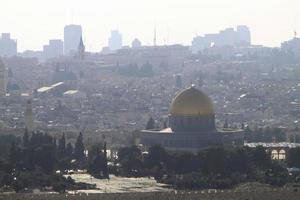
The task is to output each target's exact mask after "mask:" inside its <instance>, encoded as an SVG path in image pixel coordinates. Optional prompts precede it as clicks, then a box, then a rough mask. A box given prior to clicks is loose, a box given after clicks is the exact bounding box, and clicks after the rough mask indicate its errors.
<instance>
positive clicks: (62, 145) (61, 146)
mask: <svg viewBox="0 0 300 200" xmlns="http://www.w3.org/2000/svg"><path fill="white" fill-rule="evenodd" d="M65 156H66V138H65V133H63V135H62V137H61V138H60V139H59V141H58V157H59V158H63V157H65Z"/></svg>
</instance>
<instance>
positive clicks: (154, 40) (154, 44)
mask: <svg viewBox="0 0 300 200" xmlns="http://www.w3.org/2000/svg"><path fill="white" fill-rule="evenodd" d="M153 46H155V47H156V24H155V26H154V37H153Z"/></svg>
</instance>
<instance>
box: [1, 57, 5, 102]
mask: <svg viewBox="0 0 300 200" xmlns="http://www.w3.org/2000/svg"><path fill="white" fill-rule="evenodd" d="M5 95H6V67H5V65H4V63H3V62H2V60H1V59H0V96H1V97H3V96H5Z"/></svg>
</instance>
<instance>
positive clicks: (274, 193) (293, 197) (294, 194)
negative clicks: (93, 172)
mask: <svg viewBox="0 0 300 200" xmlns="http://www.w3.org/2000/svg"><path fill="white" fill-rule="evenodd" d="M2 199H3V200H45V199H47V200H64V199H70V200H79V199H80V200H99V199H101V200H194V199H195V200H196V199H197V200H224V199H228V200H299V199H300V189H270V190H264V191H239V192H236V191H232V190H224V191H222V190H220V191H215V190H210V191H192V192H186V191H175V192H152V193H120V194H76V195H70V194H10V195H6V194H1V195H0V200H2Z"/></svg>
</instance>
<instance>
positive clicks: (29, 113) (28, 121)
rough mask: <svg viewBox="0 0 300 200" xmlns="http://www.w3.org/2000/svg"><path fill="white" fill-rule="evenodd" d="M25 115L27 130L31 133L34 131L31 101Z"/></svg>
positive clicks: (28, 102)
mask: <svg viewBox="0 0 300 200" xmlns="http://www.w3.org/2000/svg"><path fill="white" fill-rule="evenodd" d="M24 115H25V128H26V129H27V130H28V132H29V133H30V132H32V131H33V113H32V101H31V100H30V99H29V100H28V101H27V104H26V110H25V113H24Z"/></svg>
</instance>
